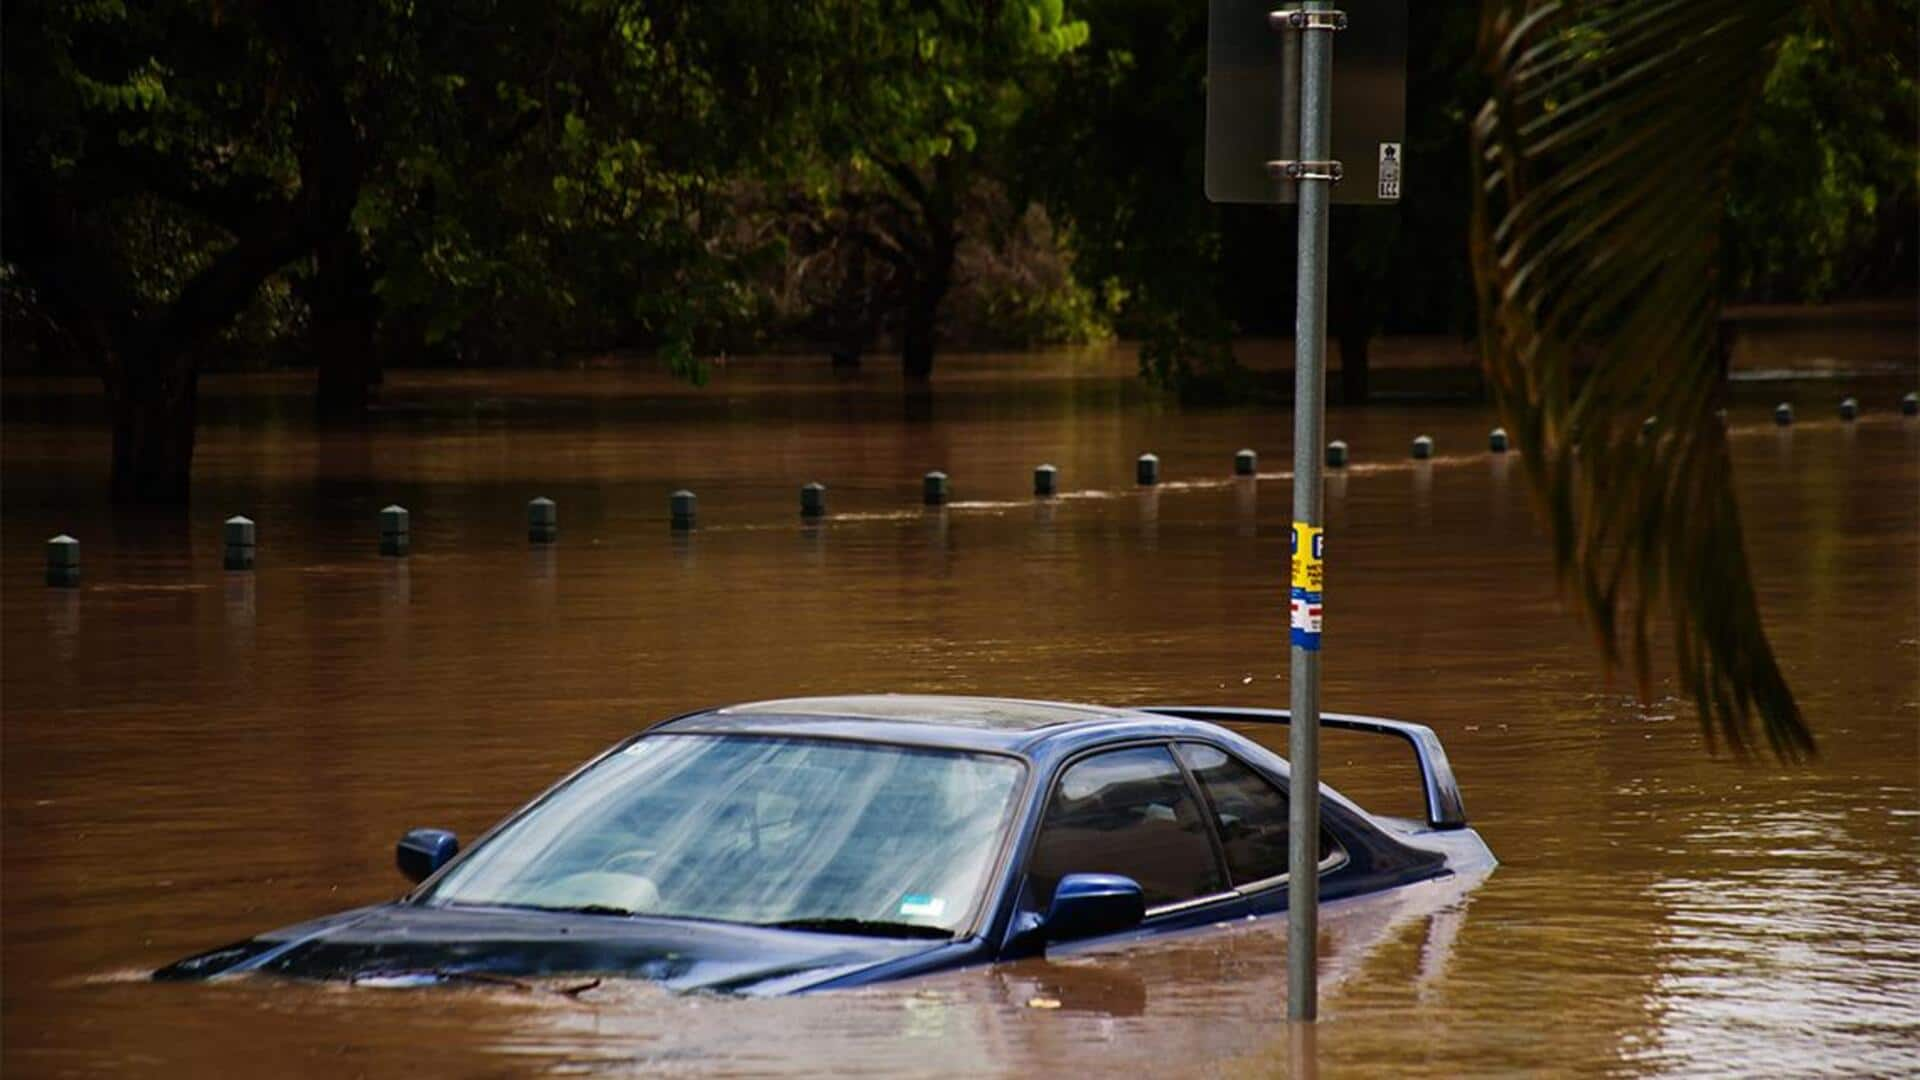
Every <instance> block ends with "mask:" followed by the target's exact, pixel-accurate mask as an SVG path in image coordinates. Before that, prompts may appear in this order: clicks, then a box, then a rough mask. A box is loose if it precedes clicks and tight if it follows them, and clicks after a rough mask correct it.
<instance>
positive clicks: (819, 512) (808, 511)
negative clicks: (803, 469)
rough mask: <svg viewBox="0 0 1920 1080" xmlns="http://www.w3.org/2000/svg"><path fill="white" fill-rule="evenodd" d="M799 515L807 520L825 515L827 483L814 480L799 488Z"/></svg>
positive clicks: (813, 519)
mask: <svg viewBox="0 0 1920 1080" xmlns="http://www.w3.org/2000/svg"><path fill="white" fill-rule="evenodd" d="M800 516H801V517H803V518H805V519H807V520H808V521H815V520H818V519H820V518H823V517H826V516H827V485H825V484H823V483H821V482H820V481H818V480H815V481H814V482H812V483H810V484H807V485H806V486H804V487H802V488H801V489H800Z"/></svg>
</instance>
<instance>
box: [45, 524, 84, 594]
mask: <svg viewBox="0 0 1920 1080" xmlns="http://www.w3.org/2000/svg"><path fill="white" fill-rule="evenodd" d="M47 584H48V585H51V586H53V587H54V588H56V589H72V588H77V587H78V586H79V584H80V541H78V540H75V539H74V538H73V537H71V536H68V535H67V534H66V533H61V534H60V535H59V536H56V537H54V538H53V539H51V540H49V541H47Z"/></svg>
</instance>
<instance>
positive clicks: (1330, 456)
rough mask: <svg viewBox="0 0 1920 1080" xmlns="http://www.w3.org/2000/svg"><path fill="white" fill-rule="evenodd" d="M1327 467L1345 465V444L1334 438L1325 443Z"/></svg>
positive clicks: (1341, 467)
mask: <svg viewBox="0 0 1920 1080" xmlns="http://www.w3.org/2000/svg"><path fill="white" fill-rule="evenodd" d="M1327 467H1328V468H1330V469H1344V468H1346V467H1347V444H1346V443H1344V442H1341V441H1340V440H1339V439H1335V440H1333V441H1332V442H1330V443H1328V444H1327Z"/></svg>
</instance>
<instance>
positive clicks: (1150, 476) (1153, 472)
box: [1133, 454, 1160, 487]
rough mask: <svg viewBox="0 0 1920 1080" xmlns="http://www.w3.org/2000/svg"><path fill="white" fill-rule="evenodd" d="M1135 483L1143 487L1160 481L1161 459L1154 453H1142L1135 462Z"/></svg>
mask: <svg viewBox="0 0 1920 1080" xmlns="http://www.w3.org/2000/svg"><path fill="white" fill-rule="evenodd" d="M1133 480H1134V483H1137V484H1139V485H1140V486H1142V487H1152V486H1153V485H1155V484H1157V483H1159V482H1160V459H1159V457H1157V456H1155V455H1153V454H1141V455H1140V459H1139V460H1138V461H1135V462H1134V463H1133Z"/></svg>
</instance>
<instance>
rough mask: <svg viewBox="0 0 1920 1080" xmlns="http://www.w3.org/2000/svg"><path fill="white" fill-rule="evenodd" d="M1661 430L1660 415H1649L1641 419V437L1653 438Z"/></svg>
mask: <svg viewBox="0 0 1920 1080" xmlns="http://www.w3.org/2000/svg"><path fill="white" fill-rule="evenodd" d="M1659 431H1660V418H1659V417H1657V416H1649V417H1647V418H1646V419H1645V420H1642V421H1640V437H1641V438H1643V439H1651V438H1653V437H1654V436H1655V435H1656V434H1658V433H1659Z"/></svg>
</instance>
